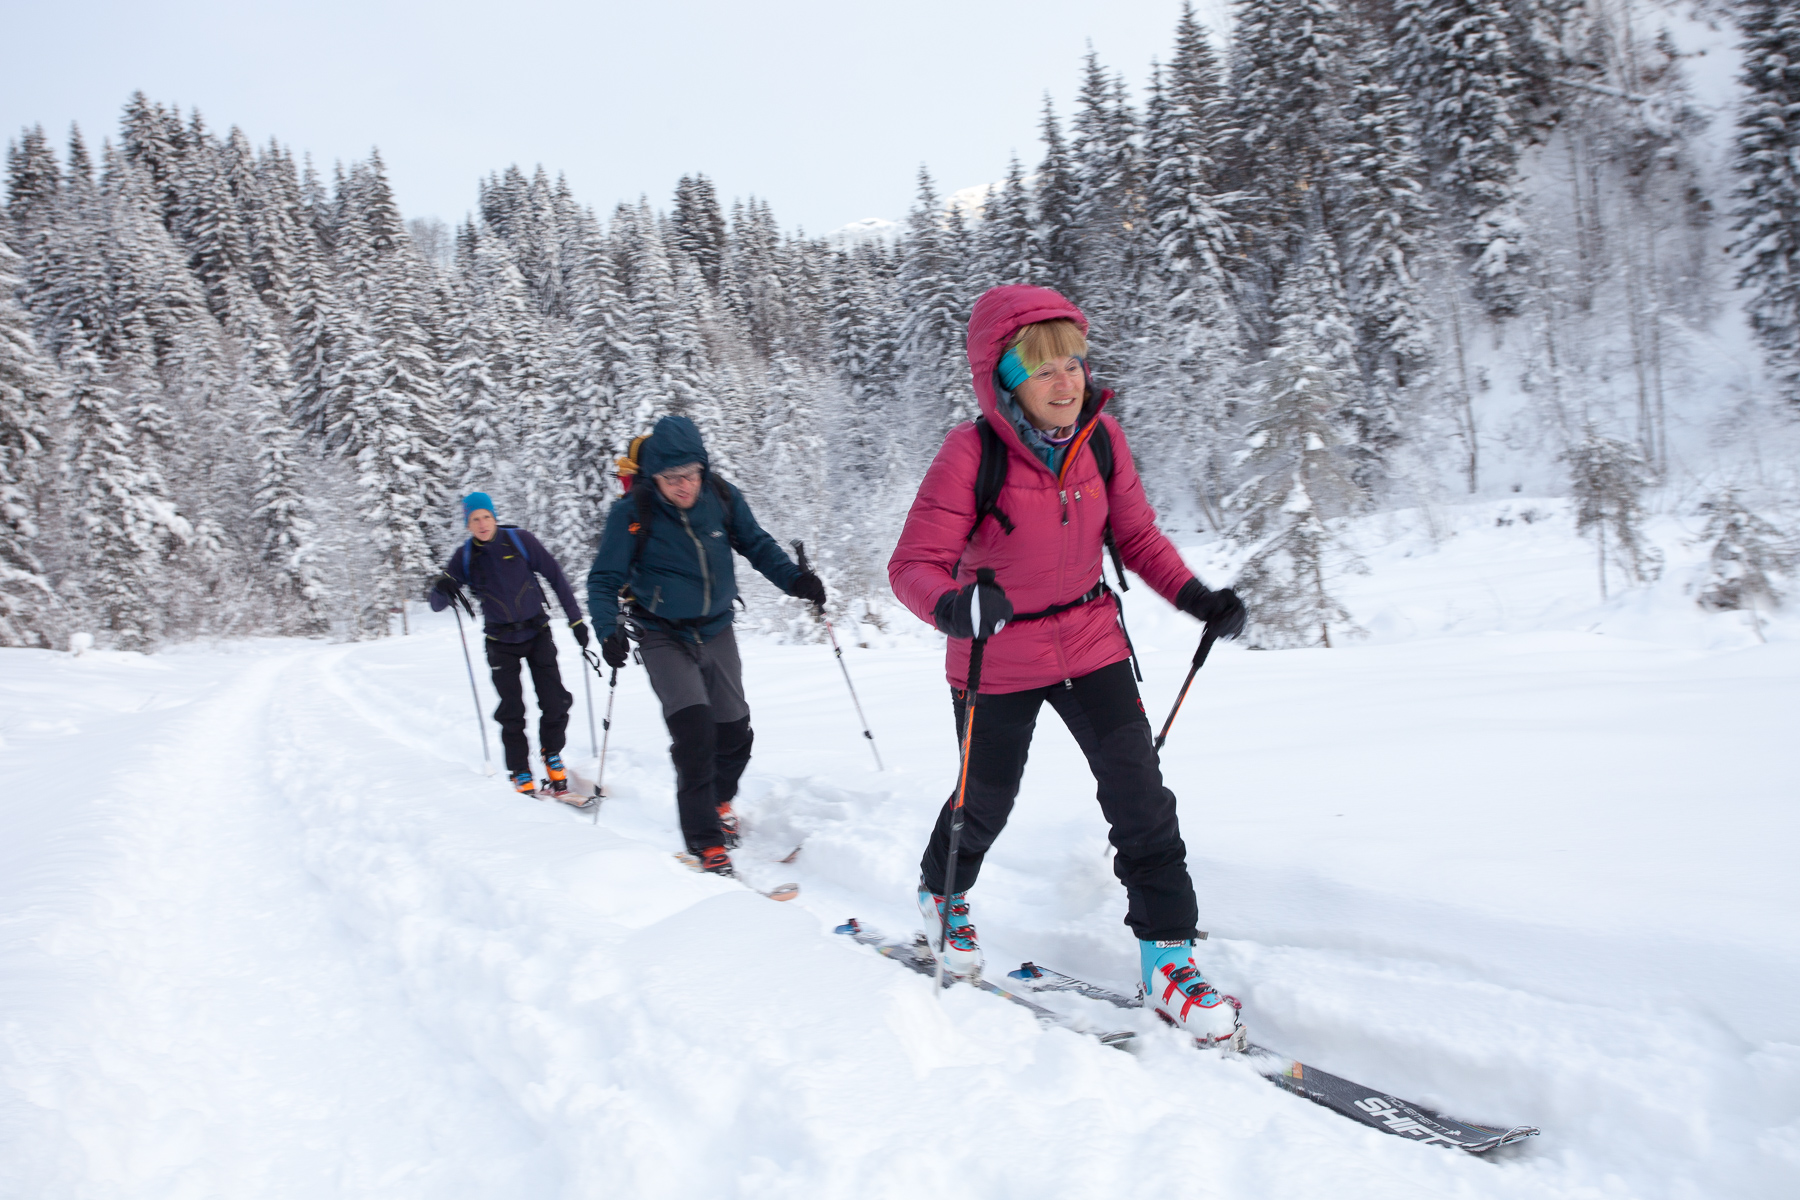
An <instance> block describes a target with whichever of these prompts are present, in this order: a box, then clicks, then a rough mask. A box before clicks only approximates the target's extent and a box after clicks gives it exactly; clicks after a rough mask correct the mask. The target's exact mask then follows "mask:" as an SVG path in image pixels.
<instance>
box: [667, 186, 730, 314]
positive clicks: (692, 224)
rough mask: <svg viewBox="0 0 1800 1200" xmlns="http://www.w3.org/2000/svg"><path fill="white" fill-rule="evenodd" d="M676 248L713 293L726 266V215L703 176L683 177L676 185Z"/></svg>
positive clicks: (716, 195) (717, 197)
mask: <svg viewBox="0 0 1800 1200" xmlns="http://www.w3.org/2000/svg"><path fill="white" fill-rule="evenodd" d="M672 219H673V221H674V225H675V247H676V249H678V250H680V251H681V252H682V253H683V254H685V255H687V256H688V257H689V258H691V259H693V260H694V263H695V265H696V266H698V267H699V268H700V275H701V278H703V279H705V280H706V284H707V286H708V287H710V288H712V289H713V290H714V291H717V290H718V287H719V272H720V270H721V269H722V268H723V266H724V263H725V249H726V248H725V240H726V232H725V214H724V212H723V211H722V210H721V209H720V208H719V194H718V192H717V191H716V190H715V189H714V188H713V182H712V180H710V179H708V178H707V177H706V176H704V175H700V174H694V175H683V176H682V177H681V182H680V183H678V184H676V185H675V212H674V215H673V218H672Z"/></svg>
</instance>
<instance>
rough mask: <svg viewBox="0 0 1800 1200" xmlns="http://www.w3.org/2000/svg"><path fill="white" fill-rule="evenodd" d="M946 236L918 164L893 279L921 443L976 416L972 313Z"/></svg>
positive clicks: (940, 212) (934, 192)
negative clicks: (969, 342)
mask: <svg viewBox="0 0 1800 1200" xmlns="http://www.w3.org/2000/svg"><path fill="white" fill-rule="evenodd" d="M951 238H952V234H951V232H950V230H949V228H948V227H947V225H946V222H945V220H944V210H943V206H942V205H941V204H940V203H939V201H938V195H937V189H936V188H935V187H934V186H933V185H932V182H931V174H930V173H929V172H928V171H926V170H925V168H924V167H920V168H919V192H918V199H917V201H916V202H915V203H914V205H913V210H912V212H911V213H910V214H909V215H908V216H907V236H906V243H905V246H904V249H903V253H902V257H901V259H900V269H899V272H898V274H897V276H896V278H895V286H896V288H897V291H898V299H899V307H900V311H901V313H902V314H903V316H902V319H901V325H900V361H901V362H902V363H904V364H905V369H906V377H907V382H906V387H905V391H906V394H907V395H909V396H912V397H914V398H915V400H916V408H915V410H914V413H913V414H912V416H913V422H912V423H913V426H914V429H913V432H914V436H915V439H916V445H917V446H919V447H924V446H929V445H934V444H935V443H936V442H937V440H938V439H940V438H942V437H943V435H944V432H945V431H946V430H948V429H949V428H950V427H951V426H953V425H955V424H956V423H957V422H958V421H968V420H972V419H974V417H975V415H976V414H975V394H974V392H973V391H972V390H971V388H970V386H969V371H968V367H967V366H966V365H965V364H966V363H967V359H966V358H965V357H964V354H963V338H964V335H965V332H966V327H967V325H968V319H969V318H968V313H967V312H966V311H965V310H963V309H962V307H961V305H960V303H959V301H960V300H961V295H960V293H961V291H962V287H961V280H962V275H963V269H964V264H963V263H961V262H959V261H958V260H957V258H956V255H955V251H954V249H953V247H952V243H951Z"/></svg>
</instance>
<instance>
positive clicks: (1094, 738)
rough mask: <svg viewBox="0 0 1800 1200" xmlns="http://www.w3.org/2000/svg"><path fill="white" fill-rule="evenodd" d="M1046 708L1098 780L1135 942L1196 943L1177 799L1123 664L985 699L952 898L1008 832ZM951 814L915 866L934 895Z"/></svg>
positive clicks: (957, 698) (956, 699)
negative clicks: (1042, 710)
mask: <svg viewBox="0 0 1800 1200" xmlns="http://www.w3.org/2000/svg"><path fill="white" fill-rule="evenodd" d="M952 700H953V703H954V706H955V711H956V725H957V736H958V740H959V742H960V739H961V736H962V729H963V721H964V717H965V709H964V704H963V697H962V696H961V694H960V693H957V692H953V693H952ZM1045 700H1048V701H1050V705H1051V707H1052V708H1054V709H1055V710H1056V713H1057V715H1058V716H1060V717H1061V718H1062V719H1063V723H1064V724H1065V725H1067V726H1068V727H1069V732H1070V733H1071V734H1072V735H1074V738H1075V741H1076V743H1077V744H1078V745H1079V746H1080V747H1081V750H1082V753H1083V754H1084V755H1086V757H1087V760H1088V766H1089V767H1090V768H1091V769H1092V770H1093V772H1094V778H1095V779H1096V781H1098V784H1099V788H1098V798H1099V801H1100V809H1101V812H1102V813H1103V814H1104V815H1105V816H1106V820H1107V823H1108V825H1110V826H1111V832H1110V840H1111V841H1112V844H1113V846H1114V848H1115V850H1116V851H1117V853H1116V854H1115V855H1114V857H1113V873H1114V874H1115V875H1117V876H1118V878H1119V881H1120V882H1121V883H1123V884H1124V885H1125V891H1126V896H1127V907H1126V914H1125V924H1126V925H1128V926H1130V927H1131V930H1132V932H1133V933H1134V934H1136V935H1137V936H1138V937H1140V938H1149V939H1154V940H1159V941H1174V940H1177V939H1190V938H1193V937H1195V936H1197V934H1198V932H1199V930H1198V927H1197V926H1198V921H1199V909H1198V905H1197V904H1196V901H1195V898H1194V885H1193V881H1192V879H1191V878H1189V876H1188V871H1187V847H1186V845H1185V844H1184V843H1183V842H1182V840H1181V829H1180V823H1179V821H1178V820H1177V816H1176V806H1175V794H1174V793H1173V792H1171V791H1170V790H1169V789H1168V788H1166V787H1164V786H1163V784H1162V770H1161V768H1160V766H1159V765H1158V763H1157V758H1156V749H1155V743H1154V739H1153V738H1152V737H1151V733H1150V720H1149V718H1148V717H1147V716H1145V714H1144V711H1143V707H1142V705H1141V703H1140V702H1139V699H1138V692H1137V683H1136V681H1135V680H1134V679H1133V678H1132V675H1131V664H1130V663H1129V661H1120V662H1116V663H1113V664H1111V665H1110V666H1106V667H1102V668H1101V669H1100V670H1098V671H1094V672H1091V673H1089V674H1087V675H1084V676H1081V677H1080V678H1078V679H1072V680H1069V681H1067V682H1066V683H1058V684H1054V685H1052V686H1050V687H1047V688H1032V689H1029V690H1027V691H1022V692H1001V693H998V694H992V695H990V694H988V693H986V692H984V693H982V695H981V697H980V700H979V702H978V704H977V707H976V716H975V739H974V744H973V745H972V746H971V747H970V751H969V786H968V792H967V794H966V796H965V797H964V801H963V832H962V837H961V839H960V840H959V842H958V843H957V853H956V884H957V889H958V890H959V891H960V890H963V889H964V888H966V887H968V886H970V885H972V884H973V883H974V882H975V880H976V878H977V877H978V876H979V874H980V871H981V863H982V860H983V858H985V856H986V854H987V851H988V848H989V847H991V846H992V845H993V843H994V839H995V838H996V837H998V836H999V834H1000V830H1001V829H1003V828H1005V826H1006V820H1007V817H1008V816H1009V815H1010V814H1011V812H1012V807H1013V802H1014V800H1015V799H1016V797H1017V796H1018V793H1019V780H1020V778H1021V777H1022V776H1023V775H1024V772H1025V762H1026V758H1027V757H1028V755H1029V753H1030V749H1031V737H1032V733H1033V731H1034V730H1035V728H1036V725H1037V714H1038V709H1039V707H1040V706H1041V705H1042V704H1043V702H1044V701H1045ZM953 800H954V797H952V801H953ZM950 806H951V801H946V802H945V805H944V808H943V810H942V811H940V812H939V814H938V820H937V825H936V827H935V828H934V829H933V830H932V834H931V840H930V842H929V843H928V844H927V846H926V849H925V856H924V858H923V859H922V860H921V861H920V863H919V870H920V876H921V878H922V879H923V880H924V882H925V886H927V887H929V888H931V889H932V890H933V891H942V890H943V882H944V865H945V857H946V854H947V852H948V850H949V836H950Z"/></svg>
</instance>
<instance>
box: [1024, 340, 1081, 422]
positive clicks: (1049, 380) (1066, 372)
mask: <svg viewBox="0 0 1800 1200" xmlns="http://www.w3.org/2000/svg"><path fill="white" fill-rule="evenodd" d="M1086 395H1087V371H1086V370H1085V369H1084V368H1083V366H1082V362H1081V360H1080V359H1079V358H1075V357H1073V356H1071V357H1069V358H1064V359H1060V360H1056V361H1052V362H1047V363H1044V364H1043V365H1042V366H1040V367H1039V368H1038V369H1037V370H1035V371H1033V372H1032V373H1031V378H1029V379H1027V380H1026V381H1025V382H1024V383H1021V384H1020V385H1019V386H1018V389H1017V390H1016V391H1014V392H1013V398H1014V399H1016V400H1017V401H1018V402H1019V408H1020V409H1021V410H1023V411H1024V413H1025V419H1026V420H1027V421H1030V422H1031V424H1032V426H1033V427H1034V428H1036V429H1040V430H1042V431H1044V432H1045V433H1049V432H1050V431H1052V430H1056V429H1066V428H1068V427H1069V426H1071V425H1073V424H1074V423H1075V418H1076V417H1078V416H1080V415H1081V402H1082V400H1083V399H1084V398H1085V397H1086Z"/></svg>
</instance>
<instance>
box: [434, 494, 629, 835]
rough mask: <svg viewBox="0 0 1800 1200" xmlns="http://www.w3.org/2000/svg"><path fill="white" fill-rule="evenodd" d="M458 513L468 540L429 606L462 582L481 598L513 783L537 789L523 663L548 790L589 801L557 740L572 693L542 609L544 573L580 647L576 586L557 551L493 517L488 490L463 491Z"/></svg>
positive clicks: (457, 591)
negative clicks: (575, 788) (577, 788)
mask: <svg viewBox="0 0 1800 1200" xmlns="http://www.w3.org/2000/svg"><path fill="white" fill-rule="evenodd" d="M462 504H463V515H464V517H465V518H466V519H467V522H468V527H469V535H470V536H469V540H468V541H466V542H464V543H463V544H462V545H461V546H459V547H458V548H457V550H456V552H455V553H454V554H452V555H451V556H450V561H449V562H448V563H447V564H445V566H444V573H443V574H442V575H439V576H438V577H437V578H436V579H434V580H433V581H432V584H431V588H430V590H429V591H428V592H427V594H426V599H427V600H429V601H431V609H432V611H433V612H442V611H443V610H444V608H445V607H447V606H448V605H450V604H452V603H454V602H456V601H457V600H458V599H460V598H461V594H462V589H463V588H464V587H467V588H468V589H469V590H470V591H472V592H474V593H475V598H476V599H477V600H480V601H481V617H482V621H483V623H484V626H485V627H484V629H483V632H484V633H485V634H486V635H487V637H486V639H485V642H486V645H487V661H488V668H489V670H490V671H491V672H492V674H493V679H494V690H495V691H497V692H499V693H500V706H499V707H498V708H496V709H495V710H494V720H496V721H498V722H500V744H501V745H502V746H503V747H505V750H506V773H507V774H508V775H510V776H511V777H512V781H513V786H514V787H515V788H517V789H518V790H519V791H521V792H524V793H526V794H527V795H533V794H535V793H536V791H537V787H536V785H535V784H534V783H533V781H532V775H531V744H530V743H529V742H528V741H526V739H525V688H524V682H523V680H522V679H521V678H520V671H519V667H520V664H521V663H525V664H529V665H530V667H531V683H532V687H533V688H535V689H536V691H537V700H538V750H539V751H540V752H541V753H542V754H543V756H544V774H545V775H546V776H547V784H546V790H547V791H548V792H549V793H550V794H551V795H552V796H554V797H555V798H556V799H558V800H561V801H563V802H564V803H565V804H570V805H573V806H574V807H576V808H585V807H587V806H588V805H590V804H592V803H593V801H592V800H591V799H585V800H584V799H579V798H577V797H576V796H574V795H573V794H572V793H571V792H570V791H569V773H568V769H567V768H566V767H564V766H563V760H562V748H563V741H564V738H565V735H566V733H567V731H568V728H569V709H570V707H572V706H573V705H574V703H575V697H573V696H571V695H570V694H569V691H568V689H567V688H565V687H563V683H562V674H561V672H560V671H558V670H557V666H556V643H555V641H554V640H553V639H552V638H551V636H550V614H549V613H548V612H546V611H545V601H544V589H543V587H542V585H540V584H539V583H538V580H537V577H538V576H539V575H542V576H543V577H544V578H545V579H548V580H549V581H550V586H551V587H553V588H555V589H556V598H557V599H558V600H560V601H561V602H562V609H563V613H564V615H566V616H567V617H568V618H569V629H570V631H571V632H573V633H574V635H575V640H576V641H577V642H578V643H580V644H581V646H582V647H583V648H584V649H585V648H586V647H587V644H588V627H587V624H586V622H585V621H583V620H582V617H581V608H580V607H579V606H578V605H577V604H576V603H575V592H574V590H573V589H572V588H570V587H569V580H568V578H567V577H566V576H565V575H564V574H563V571H562V567H561V566H560V565H558V563H557V561H556V558H555V556H553V555H552V554H551V553H550V551H548V550H546V549H544V544H543V543H542V542H540V541H538V540H537V539H536V538H535V537H533V536H532V535H531V534H530V532H528V531H527V530H524V529H519V528H517V527H516V526H512V525H502V524H500V523H499V522H498V521H496V520H495V519H494V502H493V500H492V499H490V498H489V497H488V494H487V493H486V492H470V493H469V494H468V495H467V496H464V497H463V502H462Z"/></svg>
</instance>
